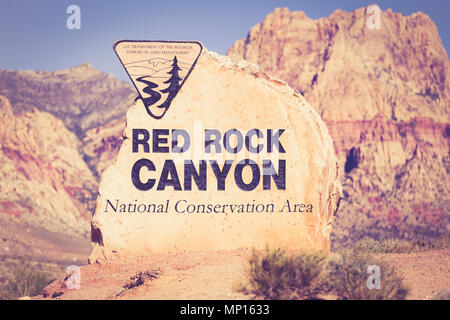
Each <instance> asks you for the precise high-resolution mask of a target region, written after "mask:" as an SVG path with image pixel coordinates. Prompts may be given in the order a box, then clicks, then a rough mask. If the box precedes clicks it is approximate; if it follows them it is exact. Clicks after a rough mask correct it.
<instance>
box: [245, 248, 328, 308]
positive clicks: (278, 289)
mask: <svg viewBox="0 0 450 320" xmlns="http://www.w3.org/2000/svg"><path fill="white" fill-rule="evenodd" d="M324 261H325V258H324V257H323V256H321V255H319V254H309V253H302V254H300V255H292V256H290V255H287V254H286V253H285V252H284V251H283V250H280V249H278V250H271V249H266V250H265V252H263V253H259V252H257V251H255V250H254V251H253V253H252V256H251V258H250V260H249V268H248V277H249V286H248V287H244V288H243V289H241V291H243V292H245V293H247V294H253V295H254V296H255V297H257V298H262V299H270V300H292V299H313V298H315V297H316V295H317V293H318V292H319V291H320V275H321V272H322V270H323V265H324Z"/></svg>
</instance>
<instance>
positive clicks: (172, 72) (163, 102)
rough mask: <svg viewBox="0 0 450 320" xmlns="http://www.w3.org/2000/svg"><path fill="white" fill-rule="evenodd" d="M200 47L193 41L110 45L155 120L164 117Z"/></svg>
mask: <svg viewBox="0 0 450 320" xmlns="http://www.w3.org/2000/svg"><path fill="white" fill-rule="evenodd" d="M202 48H203V47H202V45H201V43H200V42H197V41H137V40H120V41H117V42H116V43H115V44H114V51H115V52H116V54H117V56H118V57H119V59H120V62H122V65H123V66H124V68H125V70H126V72H127V73H128V76H129V77H130V79H131V81H132V82H133V84H134V86H135V87H136V90H137V91H138V93H139V98H140V99H141V100H142V102H143V103H144V106H145V109H146V110H147V113H148V114H149V115H150V116H151V117H153V118H155V119H161V118H162V117H163V116H164V115H165V114H166V112H167V110H168V109H169V107H170V104H171V103H172V101H173V99H174V98H175V97H176V95H177V94H178V92H179V91H180V89H181V87H182V86H183V84H184V83H185V81H186V79H187V78H188V77H189V74H190V73H191V71H192V70H193V69H194V67H195V64H196V63H197V60H198V57H199V56H200V54H201V52H202Z"/></svg>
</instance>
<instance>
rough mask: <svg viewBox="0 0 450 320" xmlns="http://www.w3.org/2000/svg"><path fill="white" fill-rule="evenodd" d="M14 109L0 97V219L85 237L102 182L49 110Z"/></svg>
mask: <svg viewBox="0 0 450 320" xmlns="http://www.w3.org/2000/svg"><path fill="white" fill-rule="evenodd" d="M12 110H13V108H12V107H11V104H10V103H9V101H8V100H7V99H6V98H5V97H3V96H0V114H1V115H2V124H1V126H0V219H1V221H9V222H11V221H12V222H14V221H16V222H19V223H21V224H23V223H28V224H29V225H32V226H38V227H42V228H44V229H46V230H49V231H53V232H57V233H64V234H70V235H74V236H87V235H88V234H89V231H90V229H89V223H88V221H89V220H90V217H91V213H90V212H89V209H92V207H93V205H94V202H95V199H96V196H97V187H98V185H97V181H96V180H95V178H94V176H93V174H92V173H91V171H90V170H89V168H88V167H87V165H86V163H85V162H84V161H83V158H82V156H81V154H80V153H79V152H78V145H79V142H78V139H77V137H76V136H75V135H74V134H73V133H71V132H70V131H68V130H67V129H66V127H65V126H64V124H63V122H62V121H61V120H59V119H57V118H55V117H54V116H52V115H51V114H49V113H46V112H42V111H39V110H37V109H32V110H30V111H26V112H23V113H21V114H20V115H14V114H13V111H12ZM55 133H57V134H55ZM2 225H4V224H3V223H2ZM24 232H25V231H24ZM19 238H20V237H19ZM5 241H6V240H5Z"/></svg>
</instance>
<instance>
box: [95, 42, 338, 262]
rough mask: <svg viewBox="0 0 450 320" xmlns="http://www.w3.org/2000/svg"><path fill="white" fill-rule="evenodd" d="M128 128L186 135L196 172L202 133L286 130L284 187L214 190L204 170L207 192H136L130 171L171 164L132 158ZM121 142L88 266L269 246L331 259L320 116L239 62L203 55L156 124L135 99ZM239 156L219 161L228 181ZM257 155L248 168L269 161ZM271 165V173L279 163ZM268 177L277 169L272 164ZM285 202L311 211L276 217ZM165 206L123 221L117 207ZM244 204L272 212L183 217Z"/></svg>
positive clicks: (332, 205)
mask: <svg viewBox="0 0 450 320" xmlns="http://www.w3.org/2000/svg"><path fill="white" fill-rule="evenodd" d="M135 128H140V129H148V130H149V131H150V132H151V133H150V134H152V131H151V130H152V129H185V130H187V131H188V132H190V134H191V145H192V152H193V153H192V154H189V157H191V158H192V159H195V160H193V161H194V163H196V166H197V167H198V163H199V162H198V161H199V160H197V159H202V157H204V156H205V155H204V154H202V155H201V156H200V158H196V156H197V155H196V154H195V151H194V150H197V149H195V148H196V146H197V147H200V149H199V150H201V149H202V148H203V146H204V142H203V140H202V139H201V138H202V135H203V132H204V130H205V129H218V130H219V131H221V132H222V133H223V132H225V131H226V130H228V129H232V128H235V129H239V130H241V131H242V132H247V131H248V130H249V129H253V128H259V129H262V130H265V129H285V132H284V133H283V135H282V136H280V142H281V143H282V145H283V147H284V149H285V151H286V153H278V158H279V159H284V160H286V188H285V190H282V189H279V188H276V187H275V186H272V189H271V190H263V186H262V183H260V184H258V186H257V187H256V189H254V190H253V191H250V192H244V191H243V190H242V189H241V188H238V186H237V185H236V184H235V183H234V179H233V178H234V176H233V174H230V175H229V177H227V180H226V188H225V190H222V191H218V190H217V189H218V186H217V180H215V179H216V178H215V175H214V173H213V171H212V170H211V168H210V167H209V165H210V162H209V161H207V163H208V168H207V181H208V184H207V189H206V190H204V191H200V190H198V189H197V187H198V185H196V184H194V183H193V186H192V188H193V189H192V191H187V190H185V185H183V190H179V191H178V190H174V189H175V188H173V187H166V189H165V190H164V191H157V190H155V189H156V186H155V188H153V189H150V190H148V191H139V190H138V189H136V187H135V186H134V185H133V183H132V179H131V168H132V166H133V164H134V163H136V161H138V160H139V159H141V158H147V159H151V160H152V162H153V163H154V164H155V167H156V168H155V172H151V175H150V176H151V177H152V178H156V179H158V178H157V177H159V176H160V175H161V168H162V166H163V165H164V166H165V165H166V162H165V161H166V160H167V159H170V158H171V157H172V156H173V155H172V154H170V153H169V154H167V153H152V152H151V153H144V149H143V148H139V149H138V152H135V153H133V152H132V145H133V129H135ZM196 134H199V136H196ZM124 136H125V140H124V141H123V143H122V146H121V148H120V151H119V154H118V156H117V159H116V160H115V161H114V163H113V164H112V165H111V166H110V167H108V168H107V169H106V170H105V171H104V172H103V175H102V179H101V183H100V188H99V197H98V199H97V207H96V211H95V214H94V216H93V219H92V238H93V244H94V250H93V252H92V254H91V257H90V261H91V262H93V261H96V260H98V259H102V258H105V257H109V256H110V255H112V254H113V253H116V254H117V255H120V256H131V255H141V254H144V253H145V252H148V251H153V252H155V251H156V252H157V251H167V250H170V251H173V250H175V251H177V250H185V249H187V250H208V249H214V250H219V249H233V248H240V247H263V246H265V245H266V244H268V245H270V246H276V247H287V248H297V249H299V248H308V249H310V250H329V246H330V239H329V237H330V231H331V228H330V224H331V222H332V220H333V218H334V215H335V212H336V210H337V207H338V201H339V198H340V183H339V178H338V168H337V159H336V157H335V154H334V148H333V144H332V140H331V137H330V136H329V134H328V130H327V128H326V126H325V124H324V123H323V122H322V120H321V119H320V116H319V115H318V114H317V113H316V112H315V111H314V110H313V109H312V108H311V107H310V106H309V104H308V103H307V102H306V100H305V99H304V98H303V97H302V96H301V95H300V94H299V93H298V92H296V91H295V90H293V89H291V88H290V87H289V86H288V85H287V84H286V83H284V82H282V81H280V80H276V79H273V78H271V77H270V76H268V75H267V74H266V73H264V72H262V71H261V70H260V69H259V68H258V67H257V66H256V65H253V64H248V63H246V62H242V63H237V62H235V61H234V60H232V59H231V58H228V57H223V56H219V55H217V54H215V53H210V52H208V51H206V50H204V51H203V53H202V55H201V56H200V58H199V60H198V62H197V65H196V67H195V68H194V70H193V71H192V73H191V75H190V76H189V78H188V79H187V80H186V83H185V84H184V86H183V87H182V88H181V91H180V92H179V93H178V95H177V96H176V98H175V100H174V101H173V102H172V105H171V106H170V109H169V110H168V112H167V113H166V115H165V116H164V117H163V118H162V119H161V120H155V119H153V118H151V117H150V116H148V114H147V113H146V111H145V107H144V105H143V104H142V102H141V101H140V100H138V101H137V102H136V103H135V104H134V105H133V106H132V107H131V108H130V109H129V111H128V113H127V128H126V129H125V131H124ZM153 139H154V138H153ZM153 141H154V140H153ZM242 156H243V154H240V153H238V154H234V155H230V156H229V157H230V158H229V157H228V156H227V157H226V158H225V159H228V160H234V161H235V162H233V166H232V167H231V169H230V172H231V173H232V172H235V163H237V161H239V160H242V159H241V158H242ZM259 156H260V157H259V158H258V159H256V160H255V161H256V162H257V163H259V164H260V162H261V161H262V160H261V159H264V157H265V156H267V157H269V156H270V155H269V154H267V153H264V152H262V153H261V154H260V155H259ZM189 157H188V159H189ZM246 157H248V155H246ZM213 158H214V156H213ZM208 159H211V155H209V158H208ZM252 159H253V158H252ZM274 161H277V164H278V160H274ZM222 165H223V164H221V165H220V166H222ZM175 167H176V169H177V173H178V175H179V179H180V181H181V183H182V184H183V181H184V179H183V175H184V173H183V171H184V169H183V161H181V162H175ZM275 170H280V168H279V167H278V165H276V168H275ZM144 171H146V170H142V171H141V172H140V176H141V178H142V179H144V180H145V179H148V177H147V178H145V176H146V173H145V172H144ZM278 172H279V171H278ZM143 175H144V177H143ZM147 175H148V174H147ZM171 176H172V174H171ZM172 178H173V176H172ZM243 179H244V181H245V183H249V181H250V180H252V171H251V170H249V171H245V172H244V173H243ZM157 183H158V182H157ZM108 200H110V201H111V202H112V204H113V206H116V208H117V212H116V211H115V210H113V208H112V206H111V205H108V203H107V201H108ZM286 200H290V204H291V210H293V209H294V204H295V203H297V204H301V203H304V204H307V205H308V204H311V205H312V212H306V207H301V209H299V208H300V207H297V211H299V210H301V211H302V212H301V213H300V212H297V213H294V212H290V213H288V212H287V211H288V209H287V208H285V209H284V212H283V213H280V212H279V210H280V209H282V207H283V205H285V203H286ZM116 201H117V202H116ZM166 201H169V202H170V204H169V206H168V210H167V212H163V213H158V214H156V213H137V212H136V211H137V210H136V211H135V212H130V210H129V209H126V207H123V210H124V211H125V212H123V211H122V212H120V211H121V210H120V204H121V203H123V204H125V205H126V206H127V205H128V203H131V204H132V205H133V204H138V205H139V204H149V203H154V204H159V203H162V204H163V205H165V204H166ZM179 201H181V202H180V204H179V207H178V209H176V208H175V205H176V203H177V202H179ZM247 203H250V204H252V203H256V204H258V203H264V204H266V203H273V204H274V205H275V206H274V207H275V211H274V212H273V213H272V212H269V213H267V212H264V213H256V212H255V211H254V212H253V213H248V212H243V213H236V212H235V213H231V212H230V211H229V210H230V209H229V208H228V209H223V210H224V211H225V213H223V211H222V208H223V207H221V212H220V213H210V214H207V213H206V214H201V213H200V214H198V213H190V214H189V213H186V212H184V213H180V211H182V210H184V209H186V206H187V205H188V204H194V205H198V204H213V205H216V204H235V205H237V204H247ZM128 208H129V207H128Z"/></svg>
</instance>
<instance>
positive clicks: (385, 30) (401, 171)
mask: <svg viewBox="0 0 450 320" xmlns="http://www.w3.org/2000/svg"><path fill="white" fill-rule="evenodd" d="M370 16H371V13H369V12H367V10H366V8H362V9H358V10H355V11H353V12H344V11H341V10H336V11H335V12H334V13H333V14H332V15H331V16H329V17H327V18H322V19H318V20H312V19H309V18H308V17H307V16H306V15H305V14H304V13H303V12H301V11H299V12H290V11H289V10H288V9H286V8H284V9H276V10H275V11H274V12H272V13H270V14H269V15H268V16H267V17H266V18H265V19H264V21H263V22H261V23H259V24H258V25H256V26H254V27H253V28H252V29H251V30H250V32H249V34H248V36H247V38H246V39H242V40H238V41H237V42H236V43H235V44H234V45H233V47H232V48H231V49H230V50H229V52H228V54H229V55H230V56H232V57H235V58H240V59H246V60H249V61H251V62H254V63H256V64H258V65H259V66H261V68H262V69H263V70H265V71H266V72H268V73H269V74H271V75H274V76H278V77H280V78H281V79H282V80H285V81H286V82H288V83H289V84H290V85H291V86H292V87H294V88H296V89H297V90H298V91H300V92H301V93H302V94H303V95H304V96H305V98H306V99H307V100H308V101H309V102H310V103H311V105H312V106H313V107H314V108H315V109H316V110H317V111H318V112H319V113H320V114H321V116H322V118H323V119H324V121H325V122H326V123H327V125H328V128H329V130H330V133H331V135H332V137H333V139H334V145H335V148H336V152H337V154H338V156H339V158H340V163H341V170H342V173H343V175H342V176H343V184H344V194H345V199H344V201H343V202H342V205H341V209H340V211H339V213H338V218H337V220H336V222H335V224H334V230H335V231H334V239H335V240H337V243H338V244H348V243H350V242H351V241H353V240H355V239H358V238H361V237H364V236H366V235H369V236H374V237H390V236H401V237H406V238H417V237H419V238H421V237H428V236H437V235H440V234H443V233H447V232H448V219H449V212H450V185H449V181H450V179H449V172H450V165H449V163H450V157H449V136H450V121H449V102H450V82H449V78H450V64H449V60H448V56H447V53H446V51H445V49H444V48H443V46H442V43H441V40H440V37H439V34H438V30H437V28H436V26H435V24H434V23H433V21H432V20H431V19H430V18H429V17H428V16H427V15H426V14H424V13H421V12H419V13H416V14H412V15H411V16H408V17H405V16H403V15H401V14H399V13H394V12H392V11H391V10H387V11H385V12H381V16H380V18H381V20H380V24H379V28H369V26H368V24H367V21H368V19H369V18H370Z"/></svg>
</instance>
